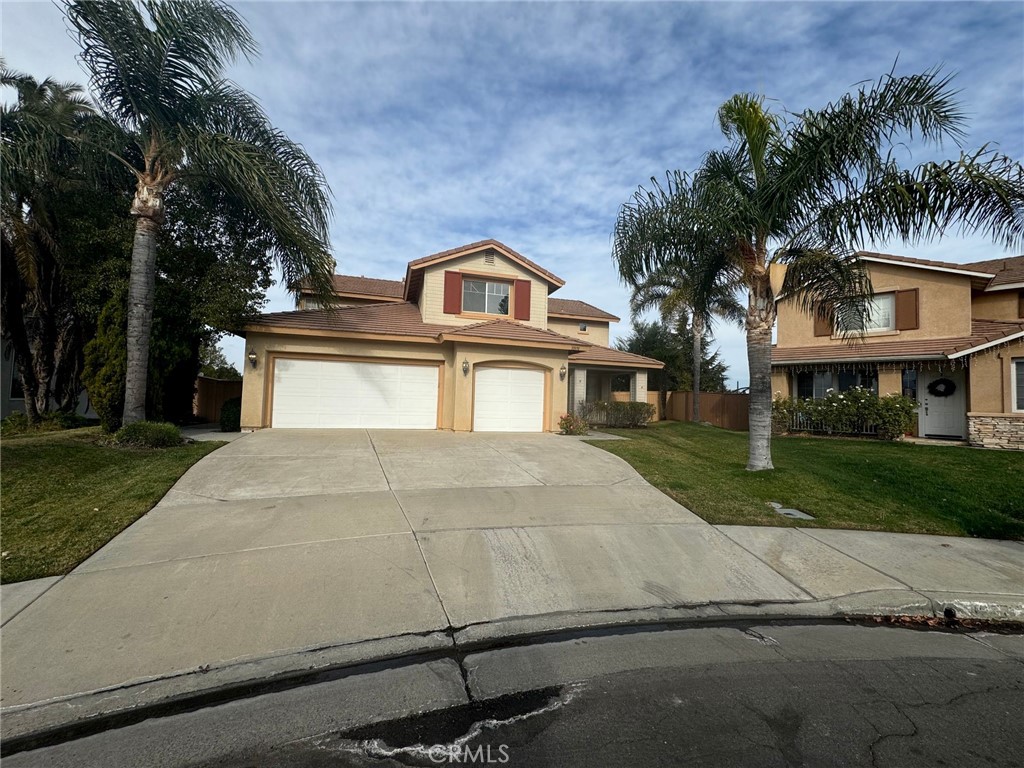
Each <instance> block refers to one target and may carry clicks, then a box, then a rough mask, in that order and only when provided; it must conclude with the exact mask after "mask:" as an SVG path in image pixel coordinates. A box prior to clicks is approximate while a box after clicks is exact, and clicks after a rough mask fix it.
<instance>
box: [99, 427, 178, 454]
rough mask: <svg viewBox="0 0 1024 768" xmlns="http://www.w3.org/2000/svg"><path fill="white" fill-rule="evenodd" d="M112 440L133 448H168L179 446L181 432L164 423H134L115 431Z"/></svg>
mask: <svg viewBox="0 0 1024 768" xmlns="http://www.w3.org/2000/svg"><path fill="white" fill-rule="evenodd" d="M114 440H115V442H117V443H118V444H119V445H130V446H132V447H134V448H170V447H172V446H175V445H181V430H180V429H178V428H177V427H176V426H174V425H173V424H168V423H167V422H164V421H136V422H135V423H134V424H126V425H125V426H123V427H121V428H120V429H119V430H117V432H116V433H115V434H114Z"/></svg>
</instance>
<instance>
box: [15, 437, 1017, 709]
mask: <svg viewBox="0 0 1024 768" xmlns="http://www.w3.org/2000/svg"><path fill="white" fill-rule="evenodd" d="M842 533H846V532H838V531H836V532H831V531H816V532H814V534H813V536H812V535H809V534H807V533H805V532H802V531H799V530H797V529H770V528H766V529H745V528H732V529H730V528H721V529H720V528H715V527H713V526H710V525H708V524H706V523H705V522H703V521H702V520H701V519H699V518H697V517H696V516H695V515H693V514H691V513H690V512H689V511H687V510H686V509H684V508H683V507H681V506H679V505H678V504H676V503H674V502H673V501H672V500H671V499H669V498H668V497H666V496H664V495H663V494H662V493H660V492H659V491H657V490H656V489H655V488H653V487H651V486H650V485H648V484H647V483H646V482H645V481H644V480H643V479H642V478H641V477H640V476H639V475H638V474H637V473H636V472H635V471H634V470H633V469H632V468H631V467H630V466H629V465H627V464H626V463H625V462H623V461H622V460H621V459H619V458H617V457H615V456H613V455H611V454H609V453H606V452H604V451H601V450H599V449H597V448H594V447H592V446H589V445H586V444H584V443H582V442H580V441H579V440H577V439H574V438H568V437H562V436H557V435H548V434H537V435H506V434H500V435H499V434H493V435H486V434H461V433H448V432H404V431H402V432H399V431H369V432H368V431H364V430H330V431H327V430H325V431H311V430H267V431H263V432H258V433H254V434H252V435H247V436H245V437H242V438H240V439H238V440H235V441H234V442H232V443H231V444H229V445H227V446H225V447H223V448H221V449H219V450H218V451H216V452H215V453H213V454H211V455H209V456H208V457H206V458H204V459H203V460H202V461H200V462H199V463H198V464H196V465H195V466H194V467H193V468H192V469H190V470H189V471H188V472H187V473H186V474H185V475H184V476H183V477H182V478H181V480H180V481H179V482H178V483H177V485H175V487H174V488H173V489H172V490H171V491H170V492H169V493H168V494H167V496H166V497H165V498H164V500H163V501H161V502H160V504H158V505H157V507H156V508H154V510H153V511H152V512H150V513H149V514H147V515H146V516H145V517H143V518H142V519H141V520H139V521H138V522H137V523H135V524H134V525H132V526H131V527H130V528H128V529H127V530H126V531H124V532H123V533H122V534H121V535H119V536H118V537H116V538H115V539H114V540H113V541H111V542H110V543H109V544H108V545H107V546H106V547H104V548H103V549H102V550H100V551H99V552H97V553H96V554H95V555H94V556H93V557H92V558H90V559H89V560H87V561H86V562H85V563H83V564H82V565H81V566H80V567H79V568H77V569H76V570H75V571H74V572H73V573H72V574H70V575H69V576H67V577H64V578H63V579H60V580H59V581H57V582H56V583H55V584H52V585H51V584H47V585H46V586H47V587H48V591H46V592H45V594H43V595H42V596H41V597H40V598H39V599H37V600H35V602H32V603H31V604H29V605H28V607H26V608H24V610H22V611H21V612H20V613H18V614H17V615H16V616H14V618H13V619H10V620H9V621H8V623H7V624H6V625H5V626H4V628H3V651H4V653H3V688H2V704H3V706H4V708H5V709H8V708H11V707H14V708H17V707H20V706H22V705H27V704H32V703H37V702H41V701H45V700H51V699H54V698H57V697H66V696H70V695H74V694H80V693H82V692H87V691H97V690H101V689H107V690H110V691H116V690H117V689H118V688H119V687H121V686H124V685H125V684H128V683H138V682H140V681H146V680H153V679H159V678H163V679H167V678H181V679H185V678H186V677H188V673H190V672H195V671H196V670H203V671H205V669H206V668H207V667H208V666H212V668H213V669H215V670H216V669H221V668H228V667H233V666H234V667H239V665H244V664H245V663H248V662H250V661H253V660H265V659H268V658H269V659H274V658H278V659H281V658H285V657H288V656H289V655H295V654H297V653H300V652H311V653H317V652H321V651H322V649H337V648H345V647H352V648H355V647H356V646H358V644H360V643H367V642H371V641H378V640H381V639H384V638H388V639H389V641H388V642H389V643H390V645H388V646H387V648H388V649H389V650H388V651H387V652H390V653H400V652H403V651H405V650H410V649H422V648H423V647H431V644H433V646H434V647H441V646H444V645H445V644H447V646H448V647H450V645H451V643H452V640H453V638H455V639H457V640H458V639H465V640H466V641H472V640H479V639H481V638H487V637H494V636H500V635H502V634H514V633H516V632H520V631H526V630H530V631H536V630H538V629H546V628H547V629H552V628H560V627H566V626H578V625H583V624H586V623H588V622H592V623H599V622H600V621H602V620H604V619H603V618H602V617H605V618H607V616H608V615H610V613H609V612H618V613H620V614H621V612H623V611H630V610H633V611H636V610H649V611H654V613H650V614H647V618H651V617H654V618H657V617H658V616H668V615H669V614H668V613H666V612H669V611H678V610H681V609H688V610H696V611H699V610H706V611H707V612H709V613H711V612H714V615H718V616H722V615H724V613H723V611H726V610H727V609H723V608H719V607H715V606H737V605H740V606H743V605H746V606H750V605H764V604H772V603H782V604H786V605H795V604H800V603H802V602H806V601H816V600H817V601H821V600H828V599H830V598H834V597H837V596H841V595H848V594H850V593H865V592H867V593H872V594H881V595H883V596H886V597H885V598H884V599H885V600H891V601H892V602H893V606H894V608H896V609H901V608H902V609H915V610H916V609H920V610H919V611H918V612H925V610H929V609H930V608H931V603H930V602H929V599H928V598H927V596H925V595H923V594H922V593H921V592H913V591H911V590H912V589H917V590H921V589H933V590H934V589H939V590H941V589H947V588H950V587H948V585H947V582H948V583H953V582H957V578H958V577H954V578H947V579H946V581H942V580H941V579H939V580H936V578H933V571H935V568H937V567H938V566H934V567H933V566H931V565H928V566H927V567H924V570H923V571H922V574H923V575H921V577H920V579H919V582H920V583H919V584H916V585H915V584H909V583H907V582H906V581H905V580H902V579H899V578H896V577H894V576H893V575H892V571H893V569H892V568H891V567H890V565H889V564H887V562H888V561H887V559H886V558H887V557H889V560H894V561H895V562H899V561H900V559H901V558H902V559H904V560H905V559H906V554H905V553H906V552H907V551H910V550H908V549H907V548H906V547H905V546H902V545H900V546H893V545H891V544H890V545H886V543H885V542H886V541H888V540H881V543H880V544H878V545H877V546H876V545H875V544H871V543H870V542H869V544H868V545H865V544H864V542H863V540H862V539H857V540H856V541H853V542H850V546H853V547H855V548H856V547H860V549H859V550H858V554H857V556H856V557H850V556H847V555H845V554H843V553H842V552H841V551H839V549H837V547H836V546H835V543H834V541H832V540H830V539H829V536H830V535H834V534H842ZM861 536H868V537H870V536H871V534H861ZM890 538H891V537H890ZM915 538H916V539H922V540H927V539H932V538H938V537H915ZM945 542H953V543H954V544H955V546H953V547H952V548H950V544H947V543H945ZM919 543H920V542H919ZM979 544H981V545H984V546H981V547H979ZM886 546H889V550H890V553H889V555H886V554H885V553H886ZM920 546H921V547H923V548H924V550H928V551H931V550H932V549H935V548H937V547H938V546H939V545H938V544H936V543H928V542H927V541H926V542H924V543H920ZM941 546H942V547H944V549H942V550H940V552H941V557H942V562H943V567H944V568H946V569H947V570H946V571H943V573H948V568H949V567H950V563H953V564H954V565H955V564H956V563H958V562H960V561H962V562H963V564H964V570H965V572H967V571H969V572H970V573H971V574H973V576H972V578H973V582H972V586H971V589H972V590H973V591H976V592H985V593H988V594H995V595H998V594H1014V593H1019V592H1021V591H1024V590H1022V589H1021V586H1020V585H1021V584H1022V583H1024V581H1022V580H1021V576H1022V575H1024V570H1022V569H1021V567H1020V566H1021V562H1022V557H1021V555H1022V553H1024V548H1022V547H1021V546H1020V545H1019V544H1017V543H1007V542H976V541H971V540H957V539H947V540H944V543H942V545H941ZM922 551H923V550H922ZM872 552H874V555H873V554H872ZM872 557H874V561H872ZM958 558H960V560H958ZM936 562H937V561H936ZM929 568H932V570H931V571H930V570H929ZM876 602H877V601H876ZM883 604H887V603H884V601H883ZM693 606H698V608H696V609H695V608H693ZM700 606H706V607H707V606H711V607H707V608H705V609H700V608H699V607H700ZM658 611H662V613H658ZM895 612H899V611H898V610H897V611H895ZM377 653H378V655H379V648H378V651H377ZM353 654H354V655H353V658H357V657H359V655H360V654H359V653H358V652H353ZM371 655H372V654H371ZM282 668H283V667H282ZM239 674H241V673H239ZM261 674H265V672H262V673H261ZM213 679H214V678H213V677H212V676H211V677H210V678H209V680H211V681H212V680H213ZM183 685H185V684H183ZM192 685H202V682H201V681H200V682H198V683H192ZM185 688H187V685H185ZM183 690H184V689H183ZM111 695H113V694H111Z"/></svg>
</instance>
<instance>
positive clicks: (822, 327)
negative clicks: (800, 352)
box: [814, 307, 832, 336]
mask: <svg viewBox="0 0 1024 768" xmlns="http://www.w3.org/2000/svg"><path fill="white" fill-rule="evenodd" d="M826 310H827V308H826ZM814 335H815V336H831V335H832V313H831V312H830V311H826V313H825V314H824V315H822V314H819V307H815V308H814Z"/></svg>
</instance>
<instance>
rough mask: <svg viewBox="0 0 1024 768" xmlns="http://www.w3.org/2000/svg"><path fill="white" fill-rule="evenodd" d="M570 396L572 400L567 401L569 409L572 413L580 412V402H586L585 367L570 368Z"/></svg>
mask: <svg viewBox="0 0 1024 768" xmlns="http://www.w3.org/2000/svg"><path fill="white" fill-rule="evenodd" d="M570 390H571V393H572V394H571V397H572V399H573V401H572V402H571V403H569V410H570V411H572V412H573V413H579V412H580V403H583V402H586V399H587V369H586V368H573V370H572V387H570Z"/></svg>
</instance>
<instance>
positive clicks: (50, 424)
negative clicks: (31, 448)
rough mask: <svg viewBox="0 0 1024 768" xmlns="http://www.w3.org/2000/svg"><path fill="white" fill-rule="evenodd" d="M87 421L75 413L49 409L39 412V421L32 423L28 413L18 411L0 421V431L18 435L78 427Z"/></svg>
mask: <svg viewBox="0 0 1024 768" xmlns="http://www.w3.org/2000/svg"><path fill="white" fill-rule="evenodd" d="M88 423H89V421H88V419H86V418H85V417H84V416H79V415H78V414H77V413H67V412H65V411H50V412H47V413H43V414H40V416H39V423H38V424H35V425H33V424H31V423H29V420H28V415H27V414H25V413H22V412H20V411H19V412H17V413H12V414H11V415H10V416H8V417H7V418H6V419H4V420H3V421H0V432H2V433H3V434H5V435H20V434H22V433H24V432H59V431H61V430H62V429H78V428H79V427H84V426H85V425H86V424H88Z"/></svg>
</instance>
